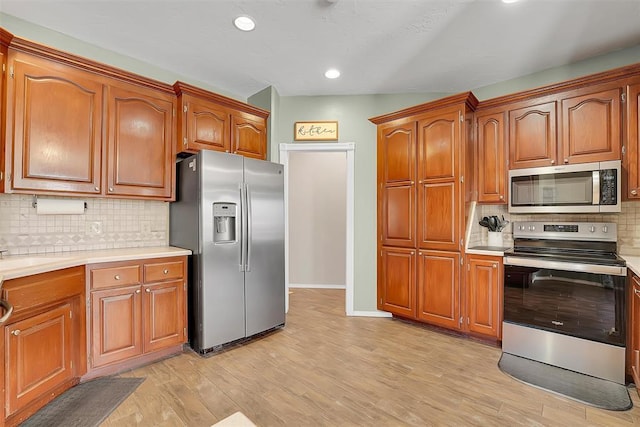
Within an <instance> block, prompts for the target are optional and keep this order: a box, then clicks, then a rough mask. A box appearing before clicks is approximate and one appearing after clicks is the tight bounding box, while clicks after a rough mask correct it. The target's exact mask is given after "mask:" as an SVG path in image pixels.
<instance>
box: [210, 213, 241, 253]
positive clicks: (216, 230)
mask: <svg viewBox="0 0 640 427" xmlns="http://www.w3.org/2000/svg"><path fill="white" fill-rule="evenodd" d="M237 212H238V206H237V205H236V204H235V203H214V204H213V242H214V243H234V242H236V217H237Z"/></svg>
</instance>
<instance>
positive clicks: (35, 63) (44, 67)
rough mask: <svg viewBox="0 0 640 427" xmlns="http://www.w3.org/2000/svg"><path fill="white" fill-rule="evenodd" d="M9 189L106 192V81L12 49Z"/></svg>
mask: <svg viewBox="0 0 640 427" xmlns="http://www.w3.org/2000/svg"><path fill="white" fill-rule="evenodd" d="M8 60H9V76H8V81H7V105H8V107H9V108H7V110H6V112H7V122H6V143H7V144H8V145H9V146H8V147H7V148H8V149H9V150H8V151H9V152H10V153H11V154H10V158H9V159H7V160H10V163H12V164H13V168H12V170H9V171H8V175H9V176H8V179H7V180H6V188H5V190H6V191H12V190H20V191H21V190H29V191H31V190H33V191H54V192H61V193H93V194H100V193H101V191H102V169H101V155H102V117H103V111H104V110H103V93H104V88H105V86H104V84H103V83H102V82H101V81H99V80H96V79H95V78H94V76H93V75H92V74H91V73H88V72H85V71H82V70H79V69H77V68H74V67H70V66H66V65H63V64H60V63H56V62H53V61H50V60H48V59H44V58H40V57H36V56H33V55H29V54H25V53H22V52H16V51H9V58H8Z"/></svg>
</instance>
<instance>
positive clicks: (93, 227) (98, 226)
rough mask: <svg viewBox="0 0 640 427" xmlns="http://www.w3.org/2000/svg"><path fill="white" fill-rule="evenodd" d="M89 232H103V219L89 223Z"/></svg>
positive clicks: (94, 233)
mask: <svg viewBox="0 0 640 427" xmlns="http://www.w3.org/2000/svg"><path fill="white" fill-rule="evenodd" d="M87 234H93V235H97V234H102V221H91V222H88V223H87Z"/></svg>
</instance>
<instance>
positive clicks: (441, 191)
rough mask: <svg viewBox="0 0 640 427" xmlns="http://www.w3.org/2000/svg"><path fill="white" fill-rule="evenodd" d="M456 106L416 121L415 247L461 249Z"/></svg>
mask: <svg viewBox="0 0 640 427" xmlns="http://www.w3.org/2000/svg"><path fill="white" fill-rule="evenodd" d="M464 113H465V111H464V109H461V108H460V107H458V106H456V107H454V108H449V109H447V110H444V111H435V112H433V113H430V114H429V115H426V116H424V117H423V118H422V119H421V120H420V121H419V122H418V132H419V137H418V236H419V237H418V238H419V241H418V246H419V247H421V248H425V249H439V250H451V251H457V250H460V247H459V241H460V232H461V230H460V227H461V222H460V218H461V210H460V206H461V199H460V195H461V190H460V171H461V166H460V160H461V159H460V156H461V153H462V147H461V144H462V130H461V128H462V126H461V120H460V118H461V117H464Z"/></svg>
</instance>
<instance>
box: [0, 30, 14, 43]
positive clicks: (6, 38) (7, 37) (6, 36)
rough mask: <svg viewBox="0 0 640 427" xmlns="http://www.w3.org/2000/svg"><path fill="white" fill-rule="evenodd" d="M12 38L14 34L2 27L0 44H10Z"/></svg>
mask: <svg viewBox="0 0 640 427" xmlns="http://www.w3.org/2000/svg"><path fill="white" fill-rule="evenodd" d="M11 39H13V34H11V33H10V32H8V31H7V30H5V29H4V28H1V27H0V45H2V46H9V43H10V42H11Z"/></svg>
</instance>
